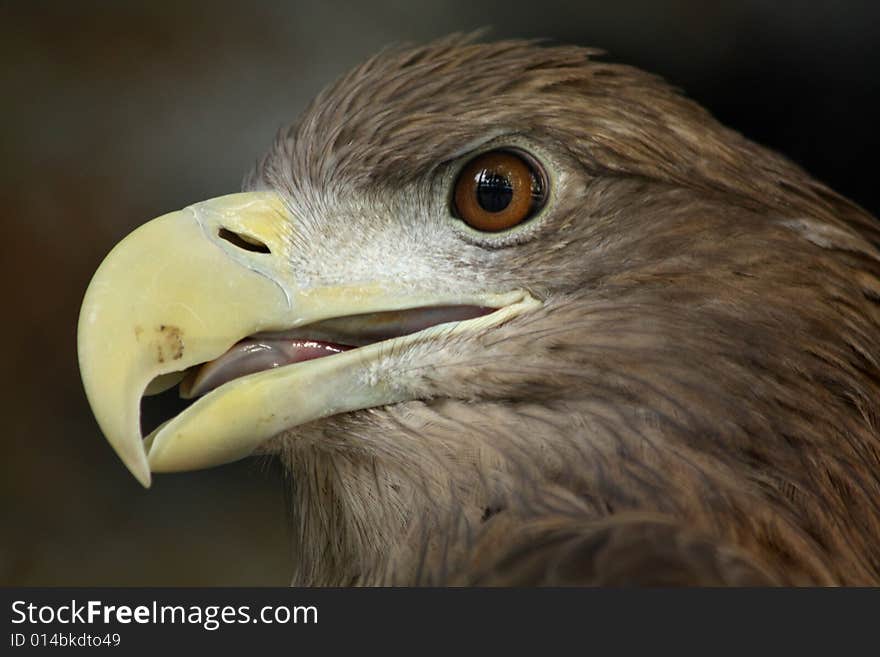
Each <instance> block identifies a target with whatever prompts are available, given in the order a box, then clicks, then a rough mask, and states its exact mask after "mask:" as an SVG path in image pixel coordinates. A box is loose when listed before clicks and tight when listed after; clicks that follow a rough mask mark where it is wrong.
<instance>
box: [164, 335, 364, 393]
mask: <svg viewBox="0 0 880 657" xmlns="http://www.w3.org/2000/svg"><path fill="white" fill-rule="evenodd" d="M351 348H352V347H350V346H347V345H342V344H335V343H332V342H321V341H319V340H304V339H303V340H301V339H291V338H287V339H281V338H278V339H269V338H259V339H248V340H242V341H241V342H239V343H238V344H236V345H235V346H233V347H232V348H231V349H229V351H227V352H226V353H225V354H223V355H222V356H220V357H219V358H216V359H215V360H212V361H211V362H209V363H205V364H204V365H202V366H201V367H200V368H198V369H195V370H192V371H190V372H188V373H187V375H186V377H184V379H183V381H182V382H181V383H180V396H181V397H183V398H184V399H191V398H193V397H199V396H201V395H204V394H205V393H206V392H210V391H211V390H213V389H214V388H217V387H218V386H221V385H223V384H224V383H226V382H228V381H232V379H237V378H239V377H242V376H247V375H248V374H253V373H254V372H262V371H263V370H268V369H272V368H273V367H281V366H283V365H292V364H293V363H300V362H302V361H304V360H312V359H314V358H321V357H323V356H332V355H333V354H338V353H340V352H342V351H347V350H348V349H351Z"/></svg>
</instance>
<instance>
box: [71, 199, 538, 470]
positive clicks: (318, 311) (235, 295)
mask: <svg viewBox="0 0 880 657" xmlns="http://www.w3.org/2000/svg"><path fill="white" fill-rule="evenodd" d="M294 230H295V222H293V221H292V220H291V218H290V217H289V215H288V211H287V209H286V207H285V205H284V203H283V202H282V200H281V199H280V197H279V196H278V195H277V194H275V193H274V192H249V193H242V194H232V195H229V196H224V197H220V198H217V199H213V200H210V201H205V202H203V203H198V204H196V205H192V206H190V207H188V208H186V209H184V210H181V211H179V212H172V213H170V214H167V215H164V216H162V217H160V218H158V219H155V220H153V221H151V222H149V223H147V224H145V225H143V226H141V227H140V228H138V229H137V230H135V231H134V232H133V233H132V234H131V235H129V236H128V237H126V238H125V239H124V240H123V241H122V242H120V243H119V244H118V245H117V246H116V247H115V248H114V249H113V250H112V251H111V252H110V254H109V255H108V256H107V258H106V259H105V260H104V262H103V263H102V264H101V266H100V267H99V268H98V271H97V272H96V273H95V275H94V278H93V279H92V282H91V283H90V285H89V287H88V290H87V291H86V294H85V298H84V300H83V305H82V309H81V311H80V318H79V327H78V350H79V362H80V371H81V375H82V380H83V384H84V387H85V391H86V395H87V396H88V399H89V403H90V404H91V407H92V410H93V412H94V414H95V417H96V418H97V421H98V424H99V425H100V427H101V430H102V431H103V433H104V435H105V436H106V438H107V440H108V441H109V442H110V444H111V446H112V447H113V449H114V450H115V451H116V453H117V454H118V455H119V457H120V458H121V459H122V461H123V463H125V465H126V466H127V467H128V469H129V470H130V471H131V472H132V474H134V476H135V477H136V478H137V479H138V480H139V481H140V482H141V483H142V484H143V485H144V486H149V485H150V472H151V471H154V472H167V471H177V470H191V469H198V468H204V467H210V466H213V465H219V464H221V463H228V462H230V461H234V460H237V459H240V458H242V457H244V456H247V455H248V454H250V453H251V452H253V450H254V449H255V448H256V447H257V446H258V445H259V444H260V443H261V442H263V441H265V440H266V439H268V438H271V437H272V436H274V435H277V434H278V433H280V432H282V431H284V430H285V429H288V428H290V427H293V426H296V425H298V424H302V423H304V422H309V421H312V420H314V419H317V418H320V417H325V416H328V415H332V414H336V413H343V412H348V411H352V410H358V409H362V408H369V407H373V406H380V405H385V404H391V403H396V402H399V401H403V400H404V399H407V398H408V397H407V395H406V392H405V391H404V389H403V387H401V386H396V385H392V384H391V383H389V382H387V381H383V380H381V379H379V380H374V379H375V377H369V376H363V375H362V374H363V372H364V369H365V368H366V367H368V366H369V365H370V364H371V363H372V362H375V361H376V360H378V359H379V358H380V354H381V352H382V346H383V345H385V346H387V343H388V342H390V340H386V341H384V342H376V343H374V344H367V345H366V346H361V347H359V348H356V349H351V350H349V351H344V352H341V353H338V354H335V355H332V356H328V357H325V358H317V359H315V360H307V361H304V362H298V363H295V364H291V365H287V366H284V367H277V368H273V369H268V370H265V371H260V372H257V373H254V374H250V375H247V376H243V377H241V378H237V379H234V380H232V381H229V382H227V383H225V384H223V385H221V386H219V387H218V388H216V389H214V390H212V391H211V392H209V393H208V394H206V395H205V396H204V397H201V398H200V399H198V401H196V402H195V404H193V405H192V406H190V407H189V408H187V409H186V410H185V411H184V412H182V413H181V414H179V415H178V416H176V417H175V418H173V419H171V420H170V421H168V422H166V423H165V424H163V425H162V426H160V427H159V428H158V429H156V430H155V431H153V432H152V433H151V434H150V435H149V436H147V437H146V438H145V439H144V438H142V436H141V430H140V401H141V398H142V397H143V395H144V394H145V393H146V394H150V393H153V392H158V391H161V390H162V389H164V388H168V387H170V386H173V385H175V384H176V383H177V382H179V381H180V379H181V378H182V377H183V372H184V371H185V370H187V368H191V367H193V366H196V365H200V364H202V363H206V362H208V361H212V360H213V359H216V358H218V357H219V356H221V355H222V354H224V352H226V351H227V350H229V349H230V347H232V346H233V345H235V344H236V343H237V342H239V341H240V340H242V339H243V338H246V337H247V336H251V335H253V334H255V333H260V332H265V331H284V330H288V329H291V328H295V327H299V326H303V325H307V324H311V323H314V322H319V321H321V320H326V319H328V318H350V316H364V317H366V316H368V315H369V314H370V313H380V312H388V311H395V310H400V309H408V308H419V307H431V306H435V307H436V306H441V305H443V304H447V305H451V304H471V305H474V306H482V307H486V308H494V309H498V310H496V311H495V312H491V313H490V314H486V315H483V316H480V317H476V318H474V319H467V320H464V321H459V322H456V324H455V326H453V327H450V326H449V324H439V325H436V326H432V327H429V328H427V329H424V330H420V331H417V332H414V333H411V334H408V335H403V336H401V337H394V338H393V340H395V341H397V342H400V343H415V342H419V341H425V340H430V339H432V338H433V337H435V336H436V335H437V334H438V331H439V330H441V329H443V330H447V331H448V330H450V328H451V329H452V330H472V329H480V328H485V327H487V326H492V325H496V324H500V323H502V322H504V321H506V320H507V319H509V318H510V317H513V316H515V315H517V314H519V313H521V312H523V311H525V310H527V309H529V308H532V307H534V306H535V305H537V304H538V302H537V301H535V300H534V299H533V298H532V297H530V296H529V295H528V294H526V293H524V292H510V293H506V294H486V295H479V296H477V297H474V296H473V295H471V296H469V297H466V298H465V297H461V298H456V297H450V296H449V295H445V296H442V297H441V296H438V295H434V294H432V293H430V292H425V291H422V292H413V291H412V290H411V289H408V288H407V289H403V287H402V286H401V287H400V288H398V289H394V286H391V285H389V284H388V283H385V284H379V283H376V284H372V283H369V282H368V283H367V284H359V285H356V286H351V287H345V286H343V287H338V286H334V287H313V288H304V287H302V285H301V284H299V283H300V282H299V281H298V280H297V275H296V272H295V271H292V270H291V266H290V264H289V263H290V262H291V259H290V258H289V257H288V256H289V251H288V250H289V249H290V248H291V246H290V245H291V244H292V243H294V242H295V240H291V239H289V238H290V233H291V232H292V231H294ZM358 373H360V374H361V375H360V376H358Z"/></svg>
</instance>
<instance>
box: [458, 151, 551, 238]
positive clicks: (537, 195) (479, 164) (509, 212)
mask: <svg viewBox="0 0 880 657" xmlns="http://www.w3.org/2000/svg"><path fill="white" fill-rule="evenodd" d="M546 181H547V176H546V174H545V173H544V170H543V168H541V166H540V165H539V164H538V162H537V161H536V160H535V159H534V158H533V157H531V156H530V155H528V154H527V153H524V152H523V151H520V150H515V149H509V148H505V149H498V150H493V151H489V152H486V153H482V154H480V155H477V156H476V157H475V158H474V159H472V160H471V161H470V162H468V163H467V164H466V165H465V166H464V168H463V169H462V170H461V173H459V174H458V177H457V178H456V180H455V185H454V186H453V198H452V206H453V207H452V211H453V215H454V216H455V217H456V218H458V219H461V220H462V221H463V222H464V223H466V224H467V225H468V226H470V227H471V228H474V229H475V230H479V231H482V232H487V233H497V232H500V231H503V230H507V229H509V228H513V227H514V226H517V225H519V224H521V223H523V222H524V221H526V220H528V219H530V218H531V217H533V216H535V215H536V214H537V213H538V212H539V211H540V210H541V208H543V207H544V204H545V203H546V201H547V182H546Z"/></svg>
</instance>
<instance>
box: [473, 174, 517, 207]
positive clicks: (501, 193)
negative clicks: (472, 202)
mask: <svg viewBox="0 0 880 657" xmlns="http://www.w3.org/2000/svg"><path fill="white" fill-rule="evenodd" d="M476 182H477V203H479V204H480V207H481V208H483V209H484V210H485V211H486V212H501V211H502V210H503V209H504V208H506V207H507V206H508V205H510V201H511V199H512V198H513V187H512V186H511V184H510V180H508V179H507V178H506V177H505V176H503V175H501V174H500V173H497V172H496V171H491V170H489V169H483V170H482V171H480V172H479V173H478V174H477V181H476Z"/></svg>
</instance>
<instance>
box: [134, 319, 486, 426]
mask: <svg viewBox="0 0 880 657" xmlns="http://www.w3.org/2000/svg"><path fill="white" fill-rule="evenodd" d="M496 310H498V309H497V308H491V307H486V306H473V305H445V306H430V307H419V308H410V309H405V310H395V311H385V312H374V313H365V314H358V315H349V316H345V317H334V318H331V319H326V320H322V321H319V322H314V323H312V324H309V325H306V326H301V327H298V328H295V329H290V330H287V331H275V332H261V333H256V334H254V335H251V336H249V337H247V338H244V339H242V340H240V341H239V342H237V343H236V344H234V345H233V346H232V347H230V348H229V349H228V350H227V351H226V352H225V353H223V354H222V355H220V356H219V357H217V358H215V359H214V360H211V361H208V362H205V363H200V364H198V365H194V366H192V367H189V368H187V369H186V370H183V371H180V372H172V373H170V374H163V375H161V376H159V377H157V378H156V379H154V381H153V382H151V384H150V385H149V386H147V389H146V391H145V393H144V399H143V400H142V405H141V431H142V434H143V435H147V434H149V433H150V432H151V431H152V430H153V429H155V428H156V427H157V426H159V425H160V424H162V423H163V421H165V420H168V419H169V418H170V417H173V416H174V415H177V414H179V413H181V412H182V411H184V410H186V409H187V408H188V407H189V406H191V405H192V404H193V403H194V402H195V401H196V399H197V398H199V397H202V396H203V395H206V394H208V393H209V392H211V391H213V390H215V389H217V388H219V387H221V386H223V385H225V384H226V383H229V382H230V381H234V380H236V379H240V378H243V377H246V376H249V375H251V374H256V373H258V372H263V371H266V370H270V369H274V368H278V367H286V366H289V365H294V364H297V363H302V362H305V361H310V360H315V359H317V358H328V357H332V356H334V355H336V354H340V353H342V352H346V351H350V350H354V349H358V348H361V347H365V346H368V345H372V344H376V343H379V342H385V341H389V340H393V339H395V338H400V337H403V336H407V335H413V334H416V333H419V332H421V331H425V330H426V329H430V328H433V327H436V326H440V325H443V324H453V323H460V322H466V321H468V320H472V319H476V318H479V317H483V316H485V315H488V314H490V313H493V312H495V311H496Z"/></svg>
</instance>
